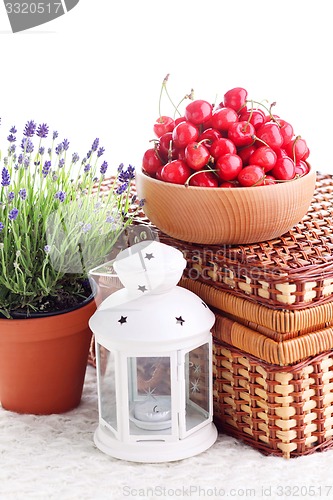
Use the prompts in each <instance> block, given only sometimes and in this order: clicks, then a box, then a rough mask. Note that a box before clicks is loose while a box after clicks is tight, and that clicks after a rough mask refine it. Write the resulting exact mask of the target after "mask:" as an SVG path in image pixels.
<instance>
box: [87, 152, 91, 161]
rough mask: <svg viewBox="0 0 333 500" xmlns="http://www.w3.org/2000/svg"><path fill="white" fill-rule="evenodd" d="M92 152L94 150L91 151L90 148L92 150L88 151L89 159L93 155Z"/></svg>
mask: <svg viewBox="0 0 333 500" xmlns="http://www.w3.org/2000/svg"><path fill="white" fill-rule="evenodd" d="M91 153H92V151H91V150H90V151H88V153H87V158H88V159H89V158H90V157H91Z"/></svg>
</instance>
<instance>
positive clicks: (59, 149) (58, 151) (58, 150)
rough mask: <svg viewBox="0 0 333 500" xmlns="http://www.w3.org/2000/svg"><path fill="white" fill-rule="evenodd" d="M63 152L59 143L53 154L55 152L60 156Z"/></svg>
mask: <svg viewBox="0 0 333 500" xmlns="http://www.w3.org/2000/svg"><path fill="white" fill-rule="evenodd" d="M63 150H64V147H63V145H62V142H60V143H59V144H58V146H57V147H56V148H55V152H56V154H57V155H60V154H61V153H62V152H63Z"/></svg>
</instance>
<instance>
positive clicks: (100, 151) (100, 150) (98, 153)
mask: <svg viewBox="0 0 333 500" xmlns="http://www.w3.org/2000/svg"><path fill="white" fill-rule="evenodd" d="M104 151H105V149H104V148H99V150H98V151H97V158H99V157H100V156H102V154H103V153H104Z"/></svg>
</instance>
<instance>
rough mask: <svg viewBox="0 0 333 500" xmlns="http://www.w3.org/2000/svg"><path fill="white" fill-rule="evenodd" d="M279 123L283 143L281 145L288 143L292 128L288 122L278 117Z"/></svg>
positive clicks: (292, 133)
mask: <svg viewBox="0 0 333 500" xmlns="http://www.w3.org/2000/svg"><path fill="white" fill-rule="evenodd" d="M278 122H279V125H280V133H281V135H282V138H283V144H282V147H283V146H285V145H286V144H288V142H290V141H291V140H292V138H293V137H294V129H293V127H292V125H290V123H288V122H286V121H285V120H281V119H280V118H279V119H278Z"/></svg>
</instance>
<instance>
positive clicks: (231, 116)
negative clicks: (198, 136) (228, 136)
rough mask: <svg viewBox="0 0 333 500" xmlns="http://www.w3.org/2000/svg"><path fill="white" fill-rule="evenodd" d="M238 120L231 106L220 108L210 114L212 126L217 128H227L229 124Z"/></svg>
mask: <svg viewBox="0 0 333 500" xmlns="http://www.w3.org/2000/svg"><path fill="white" fill-rule="evenodd" d="M238 121H239V119H238V115H237V113H236V111H235V110H234V109H232V108H220V109H218V110H217V111H214V113H213V115H212V127H213V128H216V129H218V130H229V128H230V125H231V124H232V123H236V122H238Z"/></svg>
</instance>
